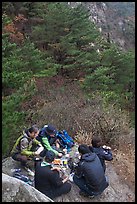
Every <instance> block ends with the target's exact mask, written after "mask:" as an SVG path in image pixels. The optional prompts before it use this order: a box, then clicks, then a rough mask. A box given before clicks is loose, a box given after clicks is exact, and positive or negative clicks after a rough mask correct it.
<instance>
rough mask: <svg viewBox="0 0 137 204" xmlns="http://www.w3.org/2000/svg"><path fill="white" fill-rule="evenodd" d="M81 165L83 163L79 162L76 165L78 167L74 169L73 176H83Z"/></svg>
mask: <svg viewBox="0 0 137 204" xmlns="http://www.w3.org/2000/svg"><path fill="white" fill-rule="evenodd" d="M82 164H83V162H81V161H80V162H79V163H78V166H77V167H75V175H76V176H77V177H78V178H81V177H82V175H83V169H82Z"/></svg>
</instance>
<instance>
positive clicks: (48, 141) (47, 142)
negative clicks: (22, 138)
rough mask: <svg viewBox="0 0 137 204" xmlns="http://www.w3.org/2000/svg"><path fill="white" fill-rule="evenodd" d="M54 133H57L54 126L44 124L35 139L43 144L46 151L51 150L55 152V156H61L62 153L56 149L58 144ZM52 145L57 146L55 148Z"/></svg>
mask: <svg viewBox="0 0 137 204" xmlns="http://www.w3.org/2000/svg"><path fill="white" fill-rule="evenodd" d="M56 133H57V130H56V128H55V127H54V126H52V125H45V126H44V127H43V128H42V129H41V130H40V132H39V134H38V136H37V137H36V139H37V140H38V141H40V142H41V144H42V145H43V147H44V149H45V150H46V151H47V150H51V151H53V152H54V153H55V156H57V157H62V155H63V154H62V153H61V152H59V151H58V149H59V146H58V143H57V138H56ZM56 145H57V146H56ZM53 146H56V147H57V148H56V149H55V148H53Z"/></svg>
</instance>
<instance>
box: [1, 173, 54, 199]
mask: <svg viewBox="0 0 137 204" xmlns="http://www.w3.org/2000/svg"><path fill="white" fill-rule="evenodd" d="M2 202H53V201H52V200H51V199H50V198H48V197H47V196H45V195H44V194H43V193H41V192H39V191H38V190H37V189H35V188H34V187H32V186H30V185H28V184H26V183H25V182H23V181H21V180H19V179H16V178H14V177H11V176H8V175H6V174H4V173H2Z"/></svg>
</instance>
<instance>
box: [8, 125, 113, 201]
mask: <svg viewBox="0 0 137 204" xmlns="http://www.w3.org/2000/svg"><path fill="white" fill-rule="evenodd" d="M57 133H58V131H57V129H56V128H55V127H54V126H53V125H50V124H49V125H45V126H44V127H43V128H42V129H39V128H38V127H37V126H36V125H33V126H32V127H30V128H29V129H27V130H26V131H24V132H23V134H22V135H21V136H20V137H19V138H18V139H17V141H16V143H15V145H14V146H13V149H12V151H11V157H12V158H13V159H14V160H15V161H19V162H20V164H21V166H22V168H24V169H25V170H27V171H28V172H29V173H30V174H31V175H33V176H34V185H35V188H36V189H37V190H39V191H40V192H42V193H43V194H45V195H46V196H48V197H49V198H51V199H54V198H56V197H58V196H61V195H62V194H66V193H68V192H70V191H71V182H70V181H69V176H65V177H62V176H61V174H60V171H61V168H60V167H59V166H55V165H53V161H54V160H55V159H56V158H62V157H63V155H64V154H66V152H68V150H69V151H70V150H71V148H70V147H69V148H68V149H67V145H66V146H65V147H64V146H62V143H61V140H60V139H59V138H58V137H57ZM73 145H75V144H73ZM73 145H72V146H73ZM78 152H79V155H80V157H79V161H78V163H77V165H76V167H75V168H74V169H72V170H74V171H73V182H74V183H75V184H76V185H77V186H78V187H79V189H80V191H79V194H80V195H82V196H87V197H94V196H97V195H100V194H101V193H102V192H103V191H104V190H105V189H106V188H107V187H108V186H109V182H108V179H107V177H106V175H105V171H106V165H105V160H107V161H111V160H112V159H113V156H112V151H111V148H110V147H108V146H102V141H101V139H100V138H99V137H94V138H92V141H91V145H89V146H88V145H86V144H80V145H79V146H78ZM29 161H32V163H33V167H32V166H30V165H29ZM31 168H32V169H31ZM33 170H34V171H33Z"/></svg>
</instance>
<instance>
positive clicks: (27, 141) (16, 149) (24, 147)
mask: <svg viewBox="0 0 137 204" xmlns="http://www.w3.org/2000/svg"><path fill="white" fill-rule="evenodd" d="M33 146H34V147H37V146H42V144H41V143H40V142H39V141H38V140H36V139H31V137H29V136H28V135H27V134H26V133H24V134H23V135H21V136H20V137H19V138H18V139H17V141H16V143H15V144H14V146H13V149H12V151H11V155H12V154H15V153H21V154H22V155H26V156H34V155H35V153H34V152H35V151H36V150H35V151H32V150H31V148H32V147H33Z"/></svg>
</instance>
